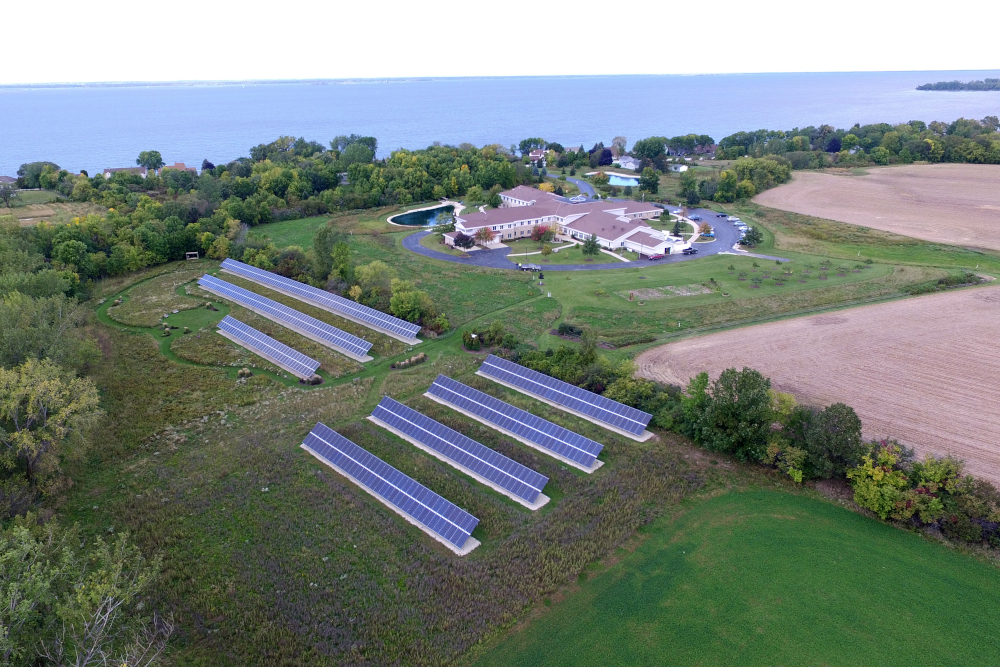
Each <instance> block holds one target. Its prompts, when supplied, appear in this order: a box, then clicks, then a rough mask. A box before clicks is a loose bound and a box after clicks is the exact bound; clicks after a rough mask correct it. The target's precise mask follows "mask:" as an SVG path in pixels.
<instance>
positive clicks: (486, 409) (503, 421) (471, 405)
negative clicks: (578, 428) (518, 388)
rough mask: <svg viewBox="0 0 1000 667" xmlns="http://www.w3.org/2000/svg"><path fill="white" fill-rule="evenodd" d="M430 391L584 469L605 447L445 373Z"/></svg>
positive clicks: (430, 393)
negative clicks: (453, 378)
mask: <svg viewBox="0 0 1000 667" xmlns="http://www.w3.org/2000/svg"><path fill="white" fill-rule="evenodd" d="M427 393H428V394H429V395H430V396H433V397H436V398H439V399H441V400H442V401H444V402H445V403H448V404H449V405H452V406H454V407H455V408H458V409H459V410H462V411H465V412H467V413H470V414H472V415H474V416H475V417H478V418H479V419H481V420H483V421H485V422H487V423H488V424H490V425H492V426H494V427H496V428H498V429H500V430H502V431H507V432H509V433H511V434H513V435H515V436H517V437H519V438H523V439H524V440H526V441H528V442H530V443H532V444H533V445H535V446H537V447H539V448H541V449H543V450H545V451H547V452H549V453H552V454H555V455H556V456H557V457H559V458H561V459H563V460H567V461H569V462H571V463H575V464H578V467H581V468H583V469H584V470H588V471H589V470H590V469H591V468H592V467H593V466H594V464H595V462H596V460H597V455H598V454H600V453H601V450H602V449H603V448H604V445H602V444H600V443H599V442H594V441H593V440H591V439H590V438H585V437H583V436H582V435H579V434H577V433H573V432H572V431H570V430H567V429H565V428H563V427H562V426H559V425H558V424H553V423H552V422H550V421H547V420H545V419H542V418H541V417H536V416H535V415H533V414H531V413H530V412H525V411H524V410H521V409H520V408H515V407H514V406H513V405H510V404H508V403H504V402H503V401H501V400H499V399H496V398H494V397H493V396H490V395H489V394H484V393H483V392H481V391H478V390H476V389H473V388H472V387H469V386H466V385H464V384H462V383H461V382H458V381H456V380H452V379H451V378H450V377H447V376H445V375H438V376H437V379H436V380H434V383H433V384H432V385H431V387H430V389H428V390H427Z"/></svg>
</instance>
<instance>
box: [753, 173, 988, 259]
mask: <svg viewBox="0 0 1000 667" xmlns="http://www.w3.org/2000/svg"><path fill="white" fill-rule="evenodd" d="M754 201H755V202H757V203H758V204H761V205H763V206H769V207H771V208H776V209H780V210H783V211H792V212H794V213H801V214H803V215H812V216H815V217H817V218H826V219H827V220H838V221H840V222H849V223H851V224H855V225H861V226H864V227H871V228H873V229H882V230H885V231H889V232H895V233H897V234H903V235H905V236H912V237H914V238H920V239H925V240H929V241H937V242H940V243H951V244H954V245H960V246H968V247H977V248H990V249H993V250H1000V165H989V164H928V165H904V166H899V167H881V168H876V169H867V173H866V174H864V175H852V174H851V172H850V171H847V170H829V171H828V172H825V173H819V172H796V174H795V176H794V177H793V179H792V182H791V183H788V184H786V185H782V186H779V187H777V188H773V189H771V190H767V191H765V192H762V193H761V194H759V195H757V196H756V197H755V198H754Z"/></svg>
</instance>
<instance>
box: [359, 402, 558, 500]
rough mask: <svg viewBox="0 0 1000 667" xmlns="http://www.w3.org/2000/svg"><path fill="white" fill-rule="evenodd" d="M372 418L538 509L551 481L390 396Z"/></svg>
mask: <svg viewBox="0 0 1000 667" xmlns="http://www.w3.org/2000/svg"><path fill="white" fill-rule="evenodd" d="M371 416H372V417H374V418H375V419H376V420H378V421H379V422H381V423H383V424H385V425H387V426H388V427H389V428H390V429H392V430H394V431H397V432H398V433H400V434H402V435H404V436H406V437H407V438H409V439H410V440H411V441H413V442H415V443H419V445H420V446H422V447H424V448H426V449H428V450H430V451H431V453H433V454H435V455H436V456H438V457H440V458H442V459H444V460H446V461H447V462H449V463H451V464H452V465H455V466H457V467H459V468H462V469H464V470H465V471H467V472H469V473H471V474H472V475H473V476H475V477H477V478H479V479H480V481H483V482H485V483H487V484H489V485H491V486H493V487H494V488H496V489H497V490H498V491H502V492H503V493H505V494H506V495H508V496H510V497H511V498H513V499H515V500H517V501H519V502H521V503H522V504H524V505H527V506H529V507H533V508H534V509H537V507H535V504H536V502H538V501H539V496H540V495H541V493H542V489H543V488H545V483H546V482H548V481H549V478H548V477H546V476H545V475H542V474H540V473H537V472H535V471H534V470H532V469H531V468H526V467H525V466H523V465H521V464H520V463H518V462H517V461H514V460H512V459H509V458H507V457H506V456H504V455H503V454H499V453H497V452H495V451H493V450H492V449H490V448H489V447H485V446H483V445H481V444H479V443H478V442H476V441H475V440H472V439H471V438H467V437H465V436H464V435H462V434H461V433H459V432H458V431H455V430H453V429H450V428H448V427H447V426H445V425H444V424H442V423H440V422H436V421H434V420H433V419H431V418H430V417H426V416H424V415H422V414H420V413H419V412H417V411H416V410H413V409H411V408H408V407H407V406H405V405H403V404H402V403H400V402H399V401H395V400H393V399H391V398H389V397H388V396H383V397H382V400H381V401H380V402H379V404H378V405H377V406H375V410H374V411H372V415H371ZM545 502H548V498H543V499H542V504H544V503H545ZM540 506H541V505H538V507H540Z"/></svg>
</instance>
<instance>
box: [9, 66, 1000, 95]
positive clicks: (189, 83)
mask: <svg viewBox="0 0 1000 667" xmlns="http://www.w3.org/2000/svg"><path fill="white" fill-rule="evenodd" d="M995 71H996V70H953V72H954V73H959V72H968V73H969V74H970V75H975V74H977V73H980V72H984V73H985V72H989V73H993V72H995ZM934 72H935V70H912V71H911V70H891V71H885V72H881V71H879V72H875V71H872V72H867V71H865V72H848V71H843V72H689V73H679V74H628V73H625V74H547V75H522V74H514V75H507V76H420V77H418V76H400V77H391V76H385V77H373V78H330V79H215V80H180V81H83V82H73V81H61V82H59V81H57V82H48V83H44V82H42V83H0V90H5V89H39V88H44V89H48V88H140V87H141V88H152V87H157V88H170V87H173V88H184V87H192V88H193V87H201V86H205V87H232V86H248V85H250V86H274V85H315V86H330V85H362V84H379V83H411V82H413V83H415V82H427V81H503V80H511V79H617V78H624V77H642V78H650V79H652V78H690V77H729V76H747V77H753V76H776V75H778V76H781V75H784V76H797V75H816V76H823V75H843V74H858V75H865V74H870V75H879V74H903V73H906V74H909V73H913V74H920V73H927V74H933V73H934ZM991 80H992V79H987V81H991ZM942 83H947V82H942ZM925 85H929V86H933V85H939V84H925ZM918 89H923V87H922V86H920V87H918Z"/></svg>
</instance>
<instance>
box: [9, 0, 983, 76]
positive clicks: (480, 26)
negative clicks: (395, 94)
mask: <svg viewBox="0 0 1000 667" xmlns="http://www.w3.org/2000/svg"><path fill="white" fill-rule="evenodd" d="M5 5H7V6H5V7H4V9H3V23H4V24H5V28H6V29H5V30H4V36H3V39H2V40H0V62H3V63H4V65H3V66H2V67H0V84H19V83H64V82H65V83H78V82H113V81H193V80H200V81H218V80H251V79H256V80H260V79H348V78H396V77H451V76H532V75H535V76H542V75H575V74H591V75H600V74H706V73H745V72H747V73H748V72H831V71H835V72H845V71H901V70H983V69H998V68H1000V49H997V48H996V47H995V44H994V40H991V39H982V38H978V37H973V38H968V39H966V38H965V37H964V36H963V35H962V34H955V33H953V32H952V31H959V33H961V31H962V27H961V24H962V23H964V22H965V21H966V20H967V19H969V17H976V16H991V15H993V14H994V13H995V11H994V10H995V6H994V5H993V3H992V2H989V3H987V2H985V1H984V0H971V2H966V3H963V4H962V5H961V12H960V15H959V16H956V17H955V20H956V21H958V24H949V23H948V22H947V21H944V22H942V21H943V19H942V16H941V14H940V12H941V11H943V10H942V9H940V8H934V10H933V15H932V14H931V13H930V12H931V10H932V6H931V5H922V4H920V3H914V2H912V1H906V2H899V1H895V0H892V1H885V0H844V1H842V2H838V3H834V4H830V3H803V2H801V0H797V1H795V2H788V1H786V0H758V1H756V2H749V1H747V0H740V1H738V2H734V1H732V0H712V1H710V2H697V1H693V0H687V1H686V2H676V1H671V0H628V2H607V1H605V2H595V1H593V0H582V1H577V2H539V1H538V0H532V1H527V2H526V1H524V0H506V1H505V2H501V3H493V2H482V1H479V2H468V1H465V2H459V1H456V0H423V1H422V2H413V1H412V0H406V1H401V0H388V1H386V0H382V1H378V0H367V1H365V2H344V1H343V0H334V1H332V2H331V1H329V0H326V1H322V0H299V1H298V2H293V3H290V4H284V3H276V2H274V1H273V0H270V1H268V2H261V1H259V0H239V1H233V0H196V1H192V0H174V1H173V2H144V3H137V2H134V0H133V1H131V2H123V1H122V0H106V1H105V2H101V3H93V2H80V1H79V0H71V1H67V0H48V1H47V2H45V3H41V4H39V3H29V2H10V3H5ZM945 13H947V12H945ZM963 17H965V18H963ZM18 26H22V27H18ZM24 26H30V27H31V28H30V29H25V28H24ZM939 29H940V30H941V31H942V33H943V34H941V35H940V36H937V37H935V33H936V31H937V30H939ZM973 33H976V31H973Z"/></svg>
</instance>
